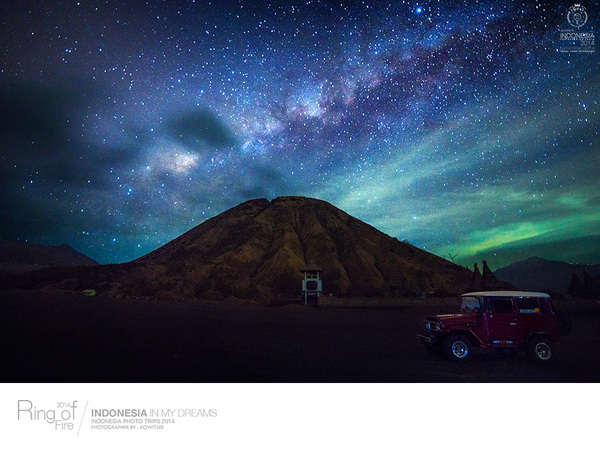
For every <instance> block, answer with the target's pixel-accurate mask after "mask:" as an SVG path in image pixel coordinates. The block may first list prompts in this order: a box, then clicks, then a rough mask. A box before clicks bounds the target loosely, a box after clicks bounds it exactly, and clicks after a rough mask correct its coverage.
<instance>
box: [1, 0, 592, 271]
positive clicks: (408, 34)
mask: <svg viewBox="0 0 600 450" xmlns="http://www.w3.org/2000/svg"><path fill="white" fill-rule="evenodd" d="M583 5H584V6H585V7H586V8H587V14H588V23H586V24H585V28H581V29H582V30H583V29H585V30H587V31H590V30H591V31H593V32H595V33H596V34H597V31H596V25H597V18H598V15H599V14H600V9H598V7H597V3H592V4H585V3H583ZM571 6H572V4H571V3H569V2H564V3H562V4H561V2H558V3H556V2H554V3H543V2H536V1H527V2H488V1H479V2H477V1H469V2H445V1H438V2H435V1H423V2H369V1H364V2H323V1H305V2H293V1H292V2H287V1H284V2H270V3H266V2H249V1H238V2H234V1H229V2H225V1H212V2H204V1H196V2H194V1H186V2H183V1H165V2H160V1H148V2H130V1H105V2H96V1H79V2H78V1H65V2H32V1H20V2H8V3H7V2H5V4H4V6H3V7H2V13H1V21H2V23H1V25H2V27H1V31H0V33H1V42H2V46H1V51H2V58H1V61H0V64H1V66H0V79H1V82H2V83H1V88H0V108H1V110H0V155H1V156H0V176H1V181H0V183H1V186H2V198H1V200H0V202H1V204H0V207H1V213H0V214H1V215H2V217H1V222H2V224H1V228H0V237H2V238H7V239H14V240H20V241H23V242H32V243H39V244H60V243H62V242H67V243H69V244H71V245H73V246H74V247H75V248H77V249H78V250H80V251H82V252H84V253H86V254H87V255H89V256H91V257H93V258H95V259H97V260H99V261H100V262H103V263H109V262H123V261H128V260H131V259H133V258H136V257H139V256H141V255H143V254H145V253H147V252H149V251H151V250H154V249H155V248H157V247H159V246H160V245H162V244H164V243H166V242H168V241H169V240H171V239H173V238H175V237H177V236H178V235H180V234H181V233H183V232H185V231H187V230H188V229H190V228H192V227H193V226H195V225H197V224H199V223H201V222H202V221H204V220H206V219H208V218H210V217H212V216H214V215H216V214H218V213H220V212H222V211H224V210H226V209H227V208H230V207H232V206H235V205H237V204H239V203H241V202H243V201H245V200H249V199H253V198H259V197H266V198H269V199H271V198H274V197H278V196H282V195H303V196H308V197H316V198H320V199H322V200H326V201H328V202H330V203H332V204H334V205H335V206H337V207H339V208H341V209H343V210H345V211H346V212H348V213H349V214H351V215H353V216H355V217H358V218H359V219H361V220H364V221H366V222H368V223H370V224H372V225H374V226H375V227H377V228H379V229H380V230H382V231H383V232H385V233H387V234H389V235H391V236H395V237H398V239H401V240H408V241H409V242H411V243H412V244H414V245H417V246H419V247H421V248H424V249H426V250H428V251H431V252H433V253H436V254H438V255H441V256H443V257H446V258H448V259H454V260H455V261H456V262H460V263H462V264H472V263H473V262H474V261H477V260H480V259H482V258H485V259H488V260H489V261H490V263H491V265H492V266H493V267H498V266H500V265H503V264H505V263H508V262H510V261H516V260H519V259H523V258H525V257H528V256H533V255H537V256H542V257H547V258H552V259H560V260H566V261H572V262H600V260H598V255H599V254H600V195H599V194H598V192H600V181H599V180H600V177H598V174H599V172H600V171H599V169H600V152H599V150H600V148H599V138H598V130H599V129H600V127H599V114H598V111H599V109H598V102H599V100H600V70H599V63H598V52H599V51H600V50H596V51H595V52H587V53H576V52H560V51H559V46H560V44H561V42H560V40H559V31H560V29H561V28H564V27H565V26H566V25H567V10H568V8H569V7H571Z"/></svg>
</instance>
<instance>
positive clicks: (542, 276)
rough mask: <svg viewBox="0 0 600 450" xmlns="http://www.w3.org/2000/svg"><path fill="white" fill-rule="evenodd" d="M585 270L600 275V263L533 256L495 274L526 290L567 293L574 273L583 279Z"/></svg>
mask: <svg viewBox="0 0 600 450" xmlns="http://www.w3.org/2000/svg"><path fill="white" fill-rule="evenodd" d="M584 272H587V273H588V275H590V276H591V277H596V276H599V275H600V264H572V263H567V262H563V261H553V260H550V259H544V258H538V257H532V258H528V259H525V260H523V261H518V262H515V263H512V264H509V265H508V266H506V267H502V268H500V269H498V270H496V271H494V275H496V276H497V277H498V278H502V279H503V280H506V281H508V282H510V283H513V284H516V285H518V286H520V287H522V288H523V289H526V290H532V291H539V290H551V291H554V292H559V293H566V292H567V290H568V288H569V283H570V282H571V279H572V277H573V274H574V273H575V274H577V275H578V276H579V277H580V278H582V279H583V276H584Z"/></svg>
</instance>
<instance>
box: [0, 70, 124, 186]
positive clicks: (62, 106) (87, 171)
mask: <svg viewBox="0 0 600 450" xmlns="http://www.w3.org/2000/svg"><path fill="white" fill-rule="evenodd" d="M101 98H102V93H101V92H100V89H98V88H97V87H95V86H93V85H91V84H89V83H86V82H81V81H80V80H67V81H65V82H64V83H62V84H56V85H47V86H44V85H40V84H35V83H22V82H19V83H17V82H8V83H6V84H4V85H3V86H2V87H1V88H0V156H1V157H2V160H1V161H0V172H1V173H2V175H3V176H4V177H5V181H7V182H8V183H15V184H20V183H23V182H24V181H28V179H30V178H31V177H32V176H33V175H34V174H35V175H37V176H39V179H43V180H45V181H46V182H49V183H50V184H57V183H60V184H61V185H62V184H64V183H66V184H70V185H75V186H85V185H88V184H90V183H93V184H94V185H96V186H99V185H104V184H105V182H106V178H105V176H106V174H105V169H109V168H119V167H126V166H130V165H131V164H132V163H133V162H134V160H135V158H136V151H135V150H136V149H135V148H128V147H111V146H99V145H97V144H92V143H90V142H88V141H86V140H85V139H84V138H83V137H82V135H81V128H82V127H81V125H82V123H83V122H82V115H83V114H84V111H85V109H86V108H87V106H89V105H91V104H95V103H97V102H100V101H101Z"/></svg>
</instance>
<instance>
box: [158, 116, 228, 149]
mask: <svg viewBox="0 0 600 450" xmlns="http://www.w3.org/2000/svg"><path fill="white" fill-rule="evenodd" d="M167 132H168V133H169V134H170V135H171V136H172V137H173V138H175V139H179V140H180V141H181V142H182V143H183V144H185V145H187V146H189V147H190V148H192V149H195V150H199V149H204V150H207V146H208V147H209V148H210V149H212V150H214V149H217V150H220V149H224V148H228V147H233V146H234V145H236V143H237V139H236V136H235V134H234V133H233V132H232V131H231V129H230V128H229V127H228V126H227V125H226V124H225V122H223V121H222V120H221V119H220V118H219V117H217V116H216V115H215V114H213V113H212V112H211V111H209V110H207V109H197V110H193V111H189V112H187V113H183V114H180V115H179V116H177V117H175V118H173V119H172V120H171V121H170V122H169V123H168V126H167Z"/></svg>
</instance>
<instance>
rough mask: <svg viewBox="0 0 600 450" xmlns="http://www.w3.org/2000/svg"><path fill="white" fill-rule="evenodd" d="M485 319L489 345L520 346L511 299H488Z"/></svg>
mask: <svg viewBox="0 0 600 450" xmlns="http://www.w3.org/2000/svg"><path fill="white" fill-rule="evenodd" d="M485 317H486V325H487V330H488V344H489V345H491V346H493V347H506V346H512V345H521V339H520V336H519V328H518V326H517V312H516V309H515V307H514V303H513V300H512V298H511V297H488V298H487V305H486V310H485Z"/></svg>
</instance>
